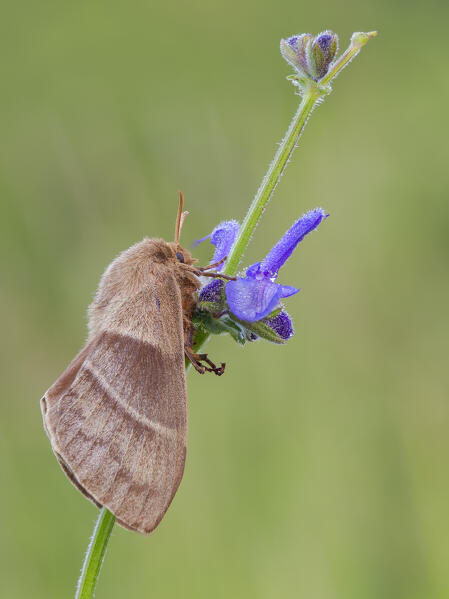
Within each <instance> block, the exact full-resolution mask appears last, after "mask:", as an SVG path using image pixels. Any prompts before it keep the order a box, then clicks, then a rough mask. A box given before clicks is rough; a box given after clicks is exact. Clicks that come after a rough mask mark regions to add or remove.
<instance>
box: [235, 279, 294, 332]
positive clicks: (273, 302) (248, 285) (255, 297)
mask: <svg viewBox="0 0 449 599" xmlns="http://www.w3.org/2000/svg"><path fill="white" fill-rule="evenodd" d="M225 292H226V299H227V302H228V306H229V309H230V310H231V312H232V313H233V314H235V316H237V318H240V320H246V321H248V322H255V321H256V320H261V319H262V318H264V317H265V316H267V315H268V314H269V313H270V312H272V311H273V310H274V309H275V307H276V306H277V305H278V303H279V300H280V298H281V295H282V285H278V284H277V283H272V282H271V281H270V280H269V279H262V280H255V279H237V280H236V281H229V283H227V285H226V287H225Z"/></svg>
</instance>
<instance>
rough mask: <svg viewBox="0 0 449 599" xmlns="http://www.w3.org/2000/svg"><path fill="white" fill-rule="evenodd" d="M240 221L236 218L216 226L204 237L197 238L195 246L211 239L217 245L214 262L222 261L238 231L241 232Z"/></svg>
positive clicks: (219, 268) (220, 267)
mask: <svg viewBox="0 0 449 599" xmlns="http://www.w3.org/2000/svg"><path fill="white" fill-rule="evenodd" d="M239 227H240V225H239V223H238V222H237V221H236V220H226V221H224V222H222V223H220V224H219V225H217V226H216V227H215V229H214V230H213V231H212V233H210V235H206V237H203V238H202V239H197V240H196V241H195V242H194V244H193V246H194V247H195V246H197V245H198V244H199V243H201V242H202V241H205V240H206V239H210V242H211V243H212V244H213V245H214V246H215V253H214V257H213V260H212V262H213V263H215V262H220V260H222V259H223V258H225V257H226V256H227V255H228V254H229V251H230V249H231V247H232V244H233V243H234V240H235V238H236V237H237V233H238V232H239ZM223 266H224V264H221V265H220V266H219V267H218V268H217V270H218V271H220V270H221V269H222V268H223Z"/></svg>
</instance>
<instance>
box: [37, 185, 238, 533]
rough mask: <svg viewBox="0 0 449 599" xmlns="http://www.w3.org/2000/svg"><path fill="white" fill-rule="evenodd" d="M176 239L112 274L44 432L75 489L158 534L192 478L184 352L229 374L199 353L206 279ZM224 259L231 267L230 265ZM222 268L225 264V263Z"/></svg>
mask: <svg viewBox="0 0 449 599" xmlns="http://www.w3.org/2000/svg"><path fill="white" fill-rule="evenodd" d="M182 208H183V196H182V193H180V201H179V209H178V216H177V219H176V229H175V240H174V242H166V241H164V240H163V239H148V238H146V239H144V240H143V241H141V242H140V243H137V244H136V245H133V246H132V247H130V248H129V249H127V250H126V251H124V252H122V253H121V254H120V255H119V256H118V257H117V258H116V259H115V260H114V261H113V262H112V263H111V264H110V265H109V266H108V268H107V269H106V271H105V272H104V274H103V276H102V278H101V280H100V284H99V286H98V290H97V293H96V296H95V299H94V301H93V303H92V304H91V305H90V307H89V311H88V314H89V323H88V329H89V335H88V339H87V343H86V345H85V347H84V348H83V349H82V350H81V351H80V353H79V354H78V355H77V356H76V358H75V359H74V360H73V361H72V362H71V364H70V365H69V366H68V367H67V370H66V371H65V372H64V373H63V374H62V375H61V376H60V377H59V378H58V379H57V381H56V382H55V383H54V384H53V385H52V386H51V387H50V389H48V391H47V392H46V394H45V395H44V397H43V398H42V399H41V409H42V414H43V419H44V428H45V430H46V432H47V435H48V437H49V439H50V441H51V445H52V449H53V451H54V453H55V455H56V457H57V458H58V461H59V463H60V465H61V466H62V468H63V470H64V472H65V473H66V474H67V476H68V477H69V478H70V480H71V481H72V483H73V484H74V485H75V486H76V487H78V489H79V490H80V491H82V493H84V495H86V497H88V498H89V499H90V500H92V501H93V502H94V503H95V504H96V505H97V506H99V507H100V506H106V507H107V508H108V510H110V511H111V512H112V513H113V514H114V515H115V516H116V518H117V521H118V522H119V523H120V524H121V525H122V526H124V527H126V528H128V529H130V530H136V531H139V532H142V533H146V534H148V533H150V532H151V531H153V530H154V529H155V528H156V526H157V525H158V524H159V522H160V521H161V519H162V517H163V516H164V514H165V512H166V511H167V509H168V507H169V505H170V503H171V501H172V499H173V497H174V495H175V493H176V490H177V489H178V486H179V483H180V482H181V478H182V475H183V471H184V463H185V456H186V442H187V390H186V378H185V359H184V355H187V357H188V358H189V359H190V361H191V362H192V364H193V366H194V367H195V368H196V370H198V371H199V372H200V373H204V372H205V371H206V370H207V371H209V372H214V373H215V374H217V375H221V374H222V373H223V371H224V367H225V364H224V363H222V364H221V366H219V367H217V366H215V364H214V363H213V362H212V361H211V360H209V358H208V357H207V354H196V353H195V352H194V350H193V349H192V336H193V325H192V314H193V311H194V308H195V293H196V291H197V290H198V289H199V287H200V281H199V279H198V277H199V276H212V277H214V276H215V277H221V278H227V277H223V276H222V275H219V274H216V273H208V272H206V271H207V270H209V269H212V268H214V267H216V266H218V264H219V263H216V264H211V265H210V266H208V267H206V268H196V267H195V266H193V264H194V263H195V262H196V261H195V260H194V259H193V258H192V256H191V255H190V253H189V252H188V251H187V250H186V249H184V248H183V247H181V245H180V244H179V235H180V230H181V227H182V222H183V220H184V218H185V216H186V214H187V213H186V212H183V211H182ZM221 262H222V261H221ZM221 262H220V264H221Z"/></svg>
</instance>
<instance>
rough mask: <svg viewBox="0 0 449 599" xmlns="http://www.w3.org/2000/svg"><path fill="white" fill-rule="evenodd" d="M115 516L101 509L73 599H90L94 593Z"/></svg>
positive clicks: (103, 508)
mask: <svg viewBox="0 0 449 599" xmlns="http://www.w3.org/2000/svg"><path fill="white" fill-rule="evenodd" d="M114 523H115V516H114V515H113V514H111V512H110V511H109V510H107V509H106V508H105V507H102V508H101V510H100V514H99V516H98V519H97V523H96V524H95V528H94V531H93V533H92V538H91V539H90V543H89V547H88V548H87V551H86V556H85V558H84V562H83V567H82V569H81V575H80V578H79V580H78V586H77V587H76V594H75V599H91V597H93V596H94V593H95V585H96V584H97V579H98V575H99V573H100V569H101V565H102V563H103V558H104V554H105V553H106V547H107V545H108V541H109V537H110V536H111V532H112V529H113V528H114Z"/></svg>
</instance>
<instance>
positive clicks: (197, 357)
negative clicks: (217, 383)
mask: <svg viewBox="0 0 449 599" xmlns="http://www.w3.org/2000/svg"><path fill="white" fill-rule="evenodd" d="M184 352H185V354H186V356H187V357H188V358H189V360H190V361H191V363H192V366H193V367H194V368H195V370H197V371H198V372H199V373H200V374H204V373H205V372H206V371H207V372H213V373H214V374H216V375H217V376H221V375H222V374H223V372H224V369H225V366H226V364H225V362H222V363H221V366H217V365H216V364H214V363H213V362H212V360H209V358H208V356H207V354H196V353H195V352H194V351H193V349H192V348H191V347H187V345H185V346H184ZM201 362H206V364H208V366H209V368H208V367H207V366H203V365H202V364H201Z"/></svg>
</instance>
